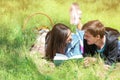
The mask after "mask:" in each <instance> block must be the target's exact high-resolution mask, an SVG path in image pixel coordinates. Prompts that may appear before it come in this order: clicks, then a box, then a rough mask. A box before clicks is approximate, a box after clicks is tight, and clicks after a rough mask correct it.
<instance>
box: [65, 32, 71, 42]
mask: <svg viewBox="0 0 120 80" xmlns="http://www.w3.org/2000/svg"><path fill="white" fill-rule="evenodd" d="M71 41H72V35H71V31H70V30H68V35H67V40H66V43H70V42H71Z"/></svg>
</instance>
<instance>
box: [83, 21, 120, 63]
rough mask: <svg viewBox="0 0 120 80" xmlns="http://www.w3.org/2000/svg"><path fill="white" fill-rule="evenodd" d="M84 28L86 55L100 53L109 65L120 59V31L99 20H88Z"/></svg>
mask: <svg viewBox="0 0 120 80" xmlns="http://www.w3.org/2000/svg"><path fill="white" fill-rule="evenodd" d="M82 29H83V30H85V35H84V39H85V40H84V51H85V52H84V54H83V55H84V56H88V55H91V56H94V55H95V54H96V53H98V54H100V56H101V58H103V59H104V61H105V64H107V65H112V64H113V63H115V62H116V60H118V56H119V54H120V52H119V48H118V37H119V36H120V33H119V32H118V31H117V30H114V29H112V28H105V27H104V25H103V24H102V23H101V22H100V21H99V20H93V21H89V22H87V23H86V24H84V25H83V28H82ZM110 29H111V30H110Z"/></svg>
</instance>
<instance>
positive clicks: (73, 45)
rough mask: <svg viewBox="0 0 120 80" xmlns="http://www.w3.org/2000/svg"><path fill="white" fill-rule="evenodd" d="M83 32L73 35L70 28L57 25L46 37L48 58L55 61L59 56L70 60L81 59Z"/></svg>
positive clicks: (60, 24)
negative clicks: (64, 56) (72, 58)
mask: <svg viewBox="0 0 120 80" xmlns="http://www.w3.org/2000/svg"><path fill="white" fill-rule="evenodd" d="M83 35H84V32H83V31H79V30H77V32H76V33H75V34H72V33H71V30H70V28H69V27H67V26H66V25H64V24H62V23H57V24H55V25H54V26H53V28H52V30H51V31H50V32H49V33H48V34H47V36H46V55H45V56H46V58H47V59H49V60H52V61H53V60H54V57H55V56H56V55H57V54H61V55H66V56H67V57H68V58H71V57H75V56H76V57H77V58H81V57H82V53H83Z"/></svg>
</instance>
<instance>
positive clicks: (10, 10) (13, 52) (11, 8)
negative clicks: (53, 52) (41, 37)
mask: <svg viewBox="0 0 120 80" xmlns="http://www.w3.org/2000/svg"><path fill="white" fill-rule="evenodd" d="M73 2H77V3H79V5H80V8H81V10H82V11H83V14H82V23H83V24H84V23H86V22H87V21H89V20H95V19H98V20H100V21H101V22H102V23H103V24H104V25H105V26H109V27H112V28H115V29H117V30H119V31H120V29H119V27H120V25H119V21H120V18H119V13H120V5H119V3H120V0H0V19H1V21H0V80H120V76H119V75H120V71H119V70H120V65H119V66H117V67H115V68H114V66H113V67H111V69H110V70H105V69H104V68H103V62H102V60H101V59H98V60H99V61H98V62H96V63H95V64H92V63H91V64H90V66H89V67H87V68H86V67H84V65H83V61H80V62H79V61H74V60H73V61H68V62H65V63H64V64H62V65H61V66H59V67H55V66H54V65H53V63H51V62H48V61H46V60H44V59H42V57H41V54H40V53H36V54H30V52H29V49H30V47H31V45H32V44H33V43H34V41H35V37H36V34H35V32H33V29H34V28H36V27H40V26H47V27H49V28H50V29H51V28H52V25H51V22H50V20H49V19H48V18H47V17H46V16H44V15H41V14H38V15H34V16H32V17H31V18H29V20H28V21H27V23H25V21H26V19H27V18H28V16H30V15H32V14H34V13H37V12H42V13H45V14H47V15H48V16H49V17H50V19H52V21H53V24H55V23H58V22H61V23H64V24H66V25H68V26H69V27H70V28H71V30H72V31H75V26H73V25H70V22H69V19H70V18H69V7H70V5H71V4H72V3H73ZM23 27H24V29H23Z"/></svg>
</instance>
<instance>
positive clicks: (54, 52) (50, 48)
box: [45, 20, 120, 67]
mask: <svg viewBox="0 0 120 80" xmlns="http://www.w3.org/2000/svg"><path fill="white" fill-rule="evenodd" d="M119 36H120V33H119V32H118V31H117V30H115V29H112V28H109V27H104V25H103V24H102V23H101V22H100V21H99V20H92V21H89V22H87V23H85V24H84V25H83V26H82V28H81V30H80V25H79V26H78V27H77V30H76V33H72V32H71V30H70V28H69V27H68V26H66V25H64V24H62V23H58V24H55V25H54V26H53V28H52V30H51V31H49V32H48V34H47V35H46V47H45V52H46V54H45V57H46V58H47V59H48V60H51V61H54V60H55V59H56V57H58V56H62V55H63V56H64V55H66V56H67V57H68V58H75V59H78V58H83V57H86V62H87V57H89V56H90V57H94V55H96V54H99V55H100V57H101V58H102V59H103V60H104V62H105V65H106V66H107V67H109V66H111V65H112V64H114V63H116V62H118V61H120V41H119V40H118V37H119Z"/></svg>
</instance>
